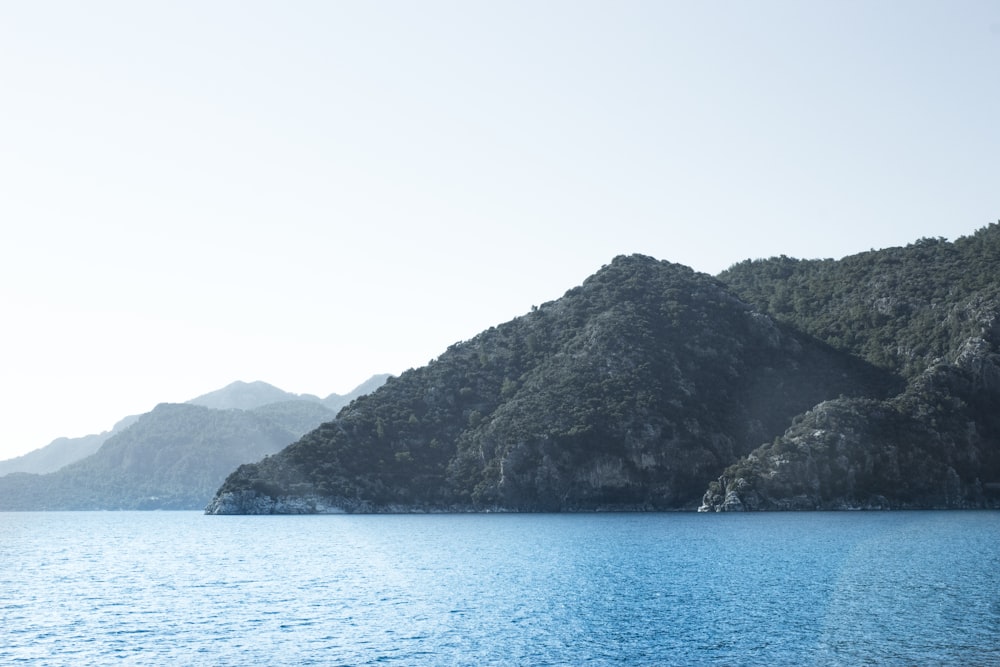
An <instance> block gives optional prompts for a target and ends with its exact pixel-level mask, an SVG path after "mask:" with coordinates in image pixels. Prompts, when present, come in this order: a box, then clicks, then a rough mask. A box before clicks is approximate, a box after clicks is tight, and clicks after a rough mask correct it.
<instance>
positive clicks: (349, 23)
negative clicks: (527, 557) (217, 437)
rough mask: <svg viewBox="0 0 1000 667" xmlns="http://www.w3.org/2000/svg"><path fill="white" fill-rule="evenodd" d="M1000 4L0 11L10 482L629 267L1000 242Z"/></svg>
mask: <svg viewBox="0 0 1000 667" xmlns="http://www.w3.org/2000/svg"><path fill="white" fill-rule="evenodd" d="M997 119H1000V3H997V2H992V1H985V2H962V1H953V0H949V1H947V2H944V1H941V2H916V1H914V0H899V1H896V2H888V1H878V0H835V1H830V2H823V1H817V0H808V1H795V2H773V1H766V0H755V1H753V2H744V1H742V0H741V1H739V2H736V1H734V2H712V1H709V2H700V1H699V2H696V1H694V0H688V1H685V2H670V1H657V2H629V1H627V0H613V1H612V0H608V1H607V2H582V1H579V0H573V1H567V2H546V1H540V0H531V1H528V2H516V1H512V0H497V1H495V2H476V1H471V0H461V1H458V2H437V1H433V0H421V1H419V2H410V1H407V2H371V1H367V0H366V1H359V2H333V1H323V2H320V1H316V2H311V1H299V2H293V1H290V2H246V1H242V0H241V1H238V2H237V1H226V2H223V1H214V0H209V1H205V0H198V1H196V2H194V1H191V2H185V1H177V0H171V1H170V2H166V1H163V2H145V1H144V2H133V1H132V0H127V1H123V2H104V1H101V0H91V1H89V2H85V3H84V2H75V1H74V2H50V1H46V0H21V1H18V0H5V1H3V2H0V312H2V325H0V326H2V329H0V374H2V375H0V381H2V394H0V406H2V419H0V459H3V458H8V457H11V456H15V455H18V454H22V453H24V452H27V451H29V450H31V449H35V448H38V447H41V446H43V445H45V444H47V443H48V442H49V441H51V440H52V439H53V438H56V437H58V436H80V435H85V434H87V433H97V432H101V431H103V430H107V429H109V428H110V427H111V426H112V425H113V424H114V423H115V421H116V420H117V419H119V418H120V417H123V416H125V415H128V414H137V413H142V412H146V411H148V410H150V409H152V408H153V406H154V405H156V404H157V403H159V402H163V401H184V400H187V399H190V398H193V397H194V396H197V395H199V394H202V393H205V392H207V391H211V390H214V389H217V388H219V387H222V386H224V385H226V384H228V383H230V382H232V381H234V380H238V379H240V380H245V381H252V380H264V381H266V382H270V383H272V384H274V385H277V386H279V387H281V388H282V389H285V390H287V391H293V392H298V393H302V392H308V393H314V394H318V395H321V396H325V395H327V394H329V393H331V392H337V393H345V392H347V391H349V390H350V389H352V388H353V387H354V386H355V385H357V384H359V383H360V382H362V381H364V380H365V379H367V378H368V377H369V376H371V375H373V374H375V373H381V372H390V373H400V372H402V371H404V370H406V369H407V368H410V367H417V366H422V365H424V364H425V363H427V362H428V361H429V360H430V359H432V358H434V357H436V356H438V355H439V354H440V353H441V352H443V351H444V350H445V349H446V348H447V347H448V346H449V345H450V344H452V343H455V342H457V341H460V340H465V339H468V338H471V337H472V336H474V335H475V334H477V333H478V332H480V331H481V330H483V329H486V328H488V327H490V326H492V325H494V324H498V323H500V322H504V321H507V320H509V319H511V318H513V317H515V316H518V315H521V314H523V313H525V312H527V311H528V310H530V308H531V306H532V305H533V304H538V303H542V302H544V301H549V300H552V299H555V298H558V297H559V296H561V295H562V294H563V293H564V292H565V291H566V290H567V289H569V288H571V287H573V286H575V285H578V284H579V283H580V282H582V281H583V279H584V278H586V277H587V276H588V275H590V274H592V273H593V272H595V271H596V270H598V269H599V268H600V267H601V266H602V265H603V264H606V263H608V262H609V261H610V260H611V258H612V257H614V256H615V255H618V254H622V253H633V252H638V253H643V254H647V255H652V256H654V257H657V258H660V259H667V260H670V261H674V262H679V263H682V264H686V265H689V266H692V267H694V268H695V269H698V270H701V271H705V272H708V273H713V274H714V273H718V272H719V271H721V270H723V269H725V268H727V267H728V266H729V265H731V264H733V263H735V262H737V261H741V260H743V259H746V258H748V257H750V258H756V257H768V256H772V255H778V254H787V255H791V256H796V257H805V258H815V257H842V256H844V255H848V254H852V253H855V252H861V251H865V250H868V249H870V248H881V247H887V246H894V245H905V244H906V243H909V242H911V241H914V240H916V239H918V238H921V237H924V236H935V237H936V236H944V237H947V238H949V239H954V238H956V237H958V236H964V235H967V234H970V233H972V232H974V231H975V230H976V229H978V228H980V227H982V226H984V225H986V224H987V223H990V222H995V221H996V220H997V219H998V218H1000V161H998V159H1000V122H998V120H997Z"/></svg>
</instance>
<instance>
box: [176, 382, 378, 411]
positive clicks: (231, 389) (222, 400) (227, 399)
mask: <svg viewBox="0 0 1000 667" xmlns="http://www.w3.org/2000/svg"><path fill="white" fill-rule="evenodd" d="M388 378H389V374H388V373H384V374H381V375H373V376H372V377H370V378H368V379H367V380H365V381H364V382H363V383H362V384H360V385H358V386H357V387H355V388H354V389H353V390H352V391H351V392H349V393H347V394H345V395H343V396H341V395H339V394H330V395H329V396H327V397H326V398H322V399H321V398H319V397H318V396H313V395H312V394H292V393H290V392H287V391H284V390H282V389H278V388H277V387H275V386H273V385H270V384H268V383H266V382H260V381H257V382H241V381H236V382H233V383H232V384H229V385H226V386H225V387H223V388H222V389H217V390H216V391H212V392H209V393H207V394H203V395H201V396H198V397H197V398H193V399H191V400H190V401H188V403H190V404H192V405H201V406H204V407H206V408H215V409H217V410H229V409H236V410H253V409H254V408H259V407H261V406H262V405H269V404H272V403H284V402H288V401H312V402H314V403H320V404H322V405H323V406H325V407H326V408H327V409H329V410H332V411H333V412H338V411H339V410H340V409H341V408H342V407H344V406H345V405H347V404H348V403H350V402H351V401H353V400H354V399H355V398H357V397H358V396H364V395H365V394H368V393H371V392H372V391H374V390H376V389H378V388H379V387H380V386H382V385H383V384H385V381H386V380H387V379H388Z"/></svg>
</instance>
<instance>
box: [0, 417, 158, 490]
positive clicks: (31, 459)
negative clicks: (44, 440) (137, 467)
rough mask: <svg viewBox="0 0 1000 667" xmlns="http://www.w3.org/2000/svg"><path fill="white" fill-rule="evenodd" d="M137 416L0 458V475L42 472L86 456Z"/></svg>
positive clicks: (37, 473) (40, 473)
mask: <svg viewBox="0 0 1000 667" xmlns="http://www.w3.org/2000/svg"><path fill="white" fill-rule="evenodd" d="M138 418H139V417H138V415H132V416H130V417H125V418H124V419H121V420H119V421H118V423H117V424H115V425H114V427H113V428H112V429H111V430H110V431H104V432H103V433H97V434H91V435H85V436H82V437H79V438H56V439H55V440H53V441H52V442H50V443H49V444H48V445H46V446H45V447H40V448H39V449H35V450H33V451H30V452H28V453H27V454H23V455H21V456H18V457H15V458H12V459H7V460H6V461H0V477H3V476H4V475H7V474H10V473H13V472H26V473H34V474H36V475H43V474H45V473H49V472H55V471H56V470H59V469H60V468H62V467H63V466H67V465H69V464H70V463H73V462H75V461H79V460H80V459H83V458H86V457H88V456H90V455H91V454H93V453H94V452H96V451H97V450H98V449H100V448H101V445H103V444H104V442H105V441H106V440H107V439H108V438H110V437H111V436H113V435H115V434H116V433H119V432H121V431H123V430H125V429H126V428H128V427H129V426H131V425H132V423H133V422H135V420H136V419H138Z"/></svg>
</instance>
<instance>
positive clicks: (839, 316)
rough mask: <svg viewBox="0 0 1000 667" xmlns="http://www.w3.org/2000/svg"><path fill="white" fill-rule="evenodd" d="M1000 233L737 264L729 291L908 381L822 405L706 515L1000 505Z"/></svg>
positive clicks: (749, 464)
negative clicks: (895, 389) (891, 389)
mask: <svg viewBox="0 0 1000 667" xmlns="http://www.w3.org/2000/svg"><path fill="white" fill-rule="evenodd" d="M997 267H1000V225H990V226H989V227H986V228H984V229H981V230H980V231H978V232H977V233H976V234H974V235H972V236H970V237H965V238H960V239H957V240H956V241H955V242H954V243H948V242H946V241H944V240H940V239H938V240H927V239H925V240H922V241H919V242H917V243H915V244H912V245H910V246H907V247H905V248H892V249H888V250H882V251H878V252H870V253H864V254H861V255H856V256H853V257H848V258H845V259H843V260H840V261H838V262H834V261H831V260H825V261H812V262H802V261H797V260H790V259H788V258H778V259H771V260H766V261H762V262H746V263H743V264H740V265H737V266H735V267H733V268H732V269H730V270H729V271H728V272H726V273H724V274H723V275H722V276H721V279H722V280H723V281H725V282H726V283H727V284H728V285H729V286H730V287H731V288H732V289H733V290H734V291H736V292H737V293H739V294H741V295H742V296H743V297H744V298H746V299H747V300H749V301H751V302H753V303H755V304H757V305H758V307H761V308H763V309H765V310H767V311H768V312H769V313H771V314H772V315H773V317H775V319H778V320H779V321H782V322H785V323H787V324H789V325H791V326H794V327H796V328H799V329H801V330H804V331H808V332H809V333H811V334H813V335H815V336H817V337H819V338H821V339H823V340H825V341H827V342H828V343H830V344H831V345H833V346H835V347H837V348H838V349H840V350H842V351H844V352H847V353H850V354H854V355H857V356H858V357H861V358H864V359H866V360H868V361H870V362H872V363H874V364H878V365H880V366H882V367H884V368H886V369H888V370H890V371H892V372H896V373H899V374H900V375H902V376H904V377H906V378H907V379H908V384H907V386H906V387H905V389H904V391H902V392H901V393H900V394H898V395H896V396H894V397H891V398H890V399H889V400H884V401H851V400H836V401H831V402H827V403H823V404H822V405H819V406H817V407H816V408H815V409H813V410H811V411H809V412H808V413H806V414H805V415H803V416H802V417H801V418H799V419H797V420H796V423H795V424H793V425H792V426H791V427H790V428H789V429H788V430H787V432H786V433H784V434H783V435H782V436H781V437H779V438H777V439H775V440H774V441H773V442H771V443H768V444H765V445H763V446H762V447H760V448H759V449H757V450H755V451H754V452H752V453H751V454H750V455H749V456H748V457H746V458H744V459H742V460H740V461H738V462H736V463H734V465H732V466H730V467H729V468H727V469H726V470H725V471H724V473H723V474H722V476H721V477H720V478H719V479H718V480H717V481H716V482H713V483H712V484H711V485H710V487H709V489H708V492H707V493H706V494H705V497H704V508H705V509H713V510H740V509H782V508H797V509H815V508H841V507H886V508H890V507H894V508H895V507H955V508H959V507H997V506H1000V269H998V268H997Z"/></svg>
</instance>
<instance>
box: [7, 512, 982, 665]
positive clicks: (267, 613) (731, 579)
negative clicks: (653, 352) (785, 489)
mask: <svg viewBox="0 0 1000 667" xmlns="http://www.w3.org/2000/svg"><path fill="white" fill-rule="evenodd" d="M0 628H2V633H3V641H2V642H0V663H2V664H8V663H10V664H19V663H23V664H31V665H82V664H91V665H110V664H114V665H164V664H185V665H234V666H235V665H311V664H312V665H370V664H389V665H411V664H414V665H420V664H428V665H489V664H496V665H501V664H503V665H618V664H620V665H715V664H718V665H802V664H810V665H865V664H868V665H927V664H938V665H942V664H943V665H997V664H1000V512H885V513H859V512H851V513H789V514H784V513H775V514H747V515H716V514H708V515H706V514H580V515H537V514H536V515H415V516H410V515H376V516H349V515H348V516H344V515H339V516H298V517H290V516H286V517H214V516H212V517H210V516H204V515H202V514H200V513H194V512H93V513H91V512H67V513H57V512H52V513H3V514H0Z"/></svg>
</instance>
